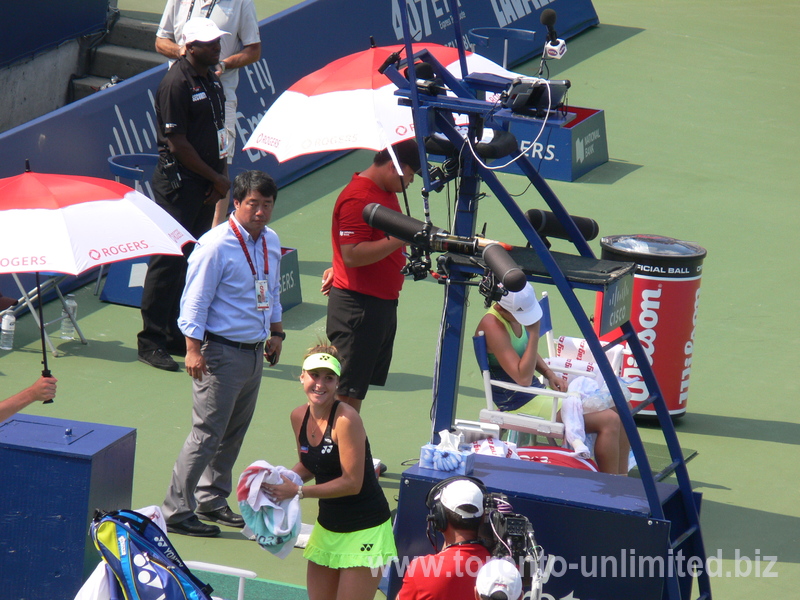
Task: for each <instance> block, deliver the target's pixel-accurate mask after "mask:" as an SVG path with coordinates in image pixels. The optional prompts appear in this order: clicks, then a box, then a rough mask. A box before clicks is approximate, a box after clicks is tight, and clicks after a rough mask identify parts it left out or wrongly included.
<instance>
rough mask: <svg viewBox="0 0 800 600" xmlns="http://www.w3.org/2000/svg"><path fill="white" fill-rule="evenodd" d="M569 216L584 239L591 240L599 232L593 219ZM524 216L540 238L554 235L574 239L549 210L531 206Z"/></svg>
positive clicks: (563, 238) (559, 237)
mask: <svg viewBox="0 0 800 600" xmlns="http://www.w3.org/2000/svg"><path fill="white" fill-rule="evenodd" d="M570 216H571V217H572V221H573V222H574V223H575V225H576V226H577V227H578V231H580V232H581V235H582V236H583V237H584V239H585V240H586V241H589V240H593V239H594V238H596V237H597V234H598V233H600V227H599V226H598V225H597V221H595V220H594V219H590V218H589V217H575V216H572V215H570ZM525 217H526V218H527V219H528V221H529V222H530V224H531V225H532V226H533V229H534V231H536V233H538V234H539V237H541V238H548V237H554V238H558V239H560V240H569V241H572V242H574V241H575V240H573V239H571V237H570V235H569V233H567V231H566V229H564V226H563V225H562V224H561V222H560V221H559V220H558V219H557V218H556V216H555V215H554V214H553V213H551V212H549V211H546V210H539V209H538V208H532V209H531V210H529V211H527V212H526V213H525Z"/></svg>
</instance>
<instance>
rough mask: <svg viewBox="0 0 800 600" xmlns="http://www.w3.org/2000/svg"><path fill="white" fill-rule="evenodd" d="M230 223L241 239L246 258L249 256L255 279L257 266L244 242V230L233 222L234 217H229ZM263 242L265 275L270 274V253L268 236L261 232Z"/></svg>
mask: <svg viewBox="0 0 800 600" xmlns="http://www.w3.org/2000/svg"><path fill="white" fill-rule="evenodd" d="M228 223H230V226H231V229H232V230H233V235H235V236H236V239H237V240H239V245H240V246H241V247H242V252H244V256H245V258H247V264H249V265H250V270H251V271H252V272H253V279H257V278H258V275H256V268H255V266H254V265H253V259H251V258H250V253H249V252H248V251H247V245H246V244H245V243H244V238H243V237H242V232H241V231H239V228H238V227H237V226H236V223H234V222H233V219H228ZM261 243H262V244H263V246H264V276H267V275H269V254H267V236H266V235H264V234H263V233H262V234H261Z"/></svg>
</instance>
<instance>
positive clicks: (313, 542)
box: [303, 519, 397, 569]
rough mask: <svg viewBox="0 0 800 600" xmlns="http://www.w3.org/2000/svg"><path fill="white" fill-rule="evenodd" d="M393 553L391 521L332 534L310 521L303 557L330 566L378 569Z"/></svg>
mask: <svg viewBox="0 0 800 600" xmlns="http://www.w3.org/2000/svg"><path fill="white" fill-rule="evenodd" d="M396 556H397V548H396V547H395V545H394V535H393V533H392V524H391V520H389V519H387V520H386V522H384V523H382V524H380V525H378V526H376V527H370V528H369V529H361V530H360V531H352V532H349V533H336V532H335V531H328V530H327V529H325V528H324V527H323V526H322V525H320V524H319V521H317V523H315V524H314V529H312V530H311V535H310V536H309V538H308V544H307V545H306V549H305V550H304V551H303V557H304V558H307V559H308V560H310V561H311V562H313V563H316V564H318V565H322V566H323V567H328V568H330V569H347V568H350V567H370V568H373V569H375V568H379V567H382V566H384V565H386V564H388V563H389V562H390V561H391V560H392V559H394V558H395V557H396Z"/></svg>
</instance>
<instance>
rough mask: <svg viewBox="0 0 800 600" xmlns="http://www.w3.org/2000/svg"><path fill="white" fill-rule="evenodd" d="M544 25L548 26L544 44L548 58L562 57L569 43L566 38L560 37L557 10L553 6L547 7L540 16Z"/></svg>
mask: <svg viewBox="0 0 800 600" xmlns="http://www.w3.org/2000/svg"><path fill="white" fill-rule="evenodd" d="M539 21H540V22H541V24H542V25H544V26H545V27H547V43H546V44H545V45H544V53H545V55H546V56H547V58H555V59H558V58H561V57H562V56H564V54H566V52H567V44H566V43H565V42H564V40H560V39H558V34H557V33H556V28H555V24H556V11H554V10H553V9H552V8H545V9H544V10H543V11H542V15H541V16H540V17H539Z"/></svg>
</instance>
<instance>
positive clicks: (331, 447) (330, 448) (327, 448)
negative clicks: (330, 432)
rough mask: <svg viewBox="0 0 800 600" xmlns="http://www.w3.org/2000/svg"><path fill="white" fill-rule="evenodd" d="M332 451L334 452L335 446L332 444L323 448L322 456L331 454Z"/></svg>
mask: <svg viewBox="0 0 800 600" xmlns="http://www.w3.org/2000/svg"><path fill="white" fill-rule="evenodd" d="M331 450H333V444H331V445H330V446H327V445H326V446H323V447H322V450H321V451H320V454H330V453H331Z"/></svg>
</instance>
